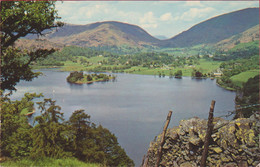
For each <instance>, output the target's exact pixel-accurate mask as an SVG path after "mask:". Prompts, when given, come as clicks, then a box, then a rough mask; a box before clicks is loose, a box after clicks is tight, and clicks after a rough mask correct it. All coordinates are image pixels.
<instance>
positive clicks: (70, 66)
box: [60, 56, 221, 76]
mask: <svg viewBox="0 0 260 167" xmlns="http://www.w3.org/2000/svg"><path fill="white" fill-rule="evenodd" d="M105 59H107V58H105V57H100V56H96V57H91V58H89V59H86V60H87V61H88V62H89V65H87V64H80V63H79V62H72V61H66V62H64V66H61V67H60V70H61V71H91V70H93V69H94V68H97V67H111V68H113V67H122V65H99V64H98V62H99V61H102V60H105ZM220 64H221V62H220V61H210V60H206V59H200V60H199V64H198V65H194V66H188V65H185V66H184V67H176V68H174V67H168V66H167V67H161V68H147V67H142V66H133V67H131V68H129V69H125V70H119V72H126V73H131V74H141V75H158V74H159V73H161V74H165V75H166V76H169V75H170V72H171V73H173V74H174V73H175V72H176V71H178V70H182V74H183V76H191V73H192V71H193V69H194V68H195V69H197V70H200V71H201V72H202V73H211V72H214V71H216V70H217V69H218V68H219V66H220Z"/></svg>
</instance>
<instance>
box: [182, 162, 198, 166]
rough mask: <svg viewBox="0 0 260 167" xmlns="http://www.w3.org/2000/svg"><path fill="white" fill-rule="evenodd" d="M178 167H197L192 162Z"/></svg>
mask: <svg viewBox="0 0 260 167" xmlns="http://www.w3.org/2000/svg"><path fill="white" fill-rule="evenodd" d="M180 167H197V165H196V164H195V163H193V162H184V163H182V164H181V165H180Z"/></svg>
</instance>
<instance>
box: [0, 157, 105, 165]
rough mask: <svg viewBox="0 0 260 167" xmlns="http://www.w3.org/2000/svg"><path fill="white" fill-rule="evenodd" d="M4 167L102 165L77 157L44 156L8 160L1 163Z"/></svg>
mask: <svg viewBox="0 0 260 167" xmlns="http://www.w3.org/2000/svg"><path fill="white" fill-rule="evenodd" d="M0 166H2V167H8V166H10V167H16V166H17V167H18V166H19V167H33V166H45V167H47V166H52V167H56V166H57V167H58V166H66V167H74V166H75V167H101V165H100V164H94V163H85V162H81V161H79V160H77V159H75V158H64V159H53V158H44V159H41V160H35V161H34V160H30V159H21V160H17V161H14V160H7V161H4V162H2V163H0Z"/></svg>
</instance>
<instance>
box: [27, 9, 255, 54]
mask: <svg viewBox="0 0 260 167" xmlns="http://www.w3.org/2000/svg"><path fill="white" fill-rule="evenodd" d="M257 25H259V8H247V9H243V10H239V11H234V12H231V13H227V14H223V15H220V16H216V17H213V18H210V19H208V20H206V21H203V22H201V23H199V24H197V25H195V26H193V27H191V28H190V29H188V30H187V31H184V32H182V33H180V34H179V35H176V36H174V37H172V38H170V39H164V40H160V38H159V39H158V38H156V37H153V36H151V35H150V34H149V33H147V32H146V31H145V30H144V29H142V28H141V27H139V26H137V25H132V24H128V23H122V22H117V21H105V22H96V23H92V24H87V25H73V24H65V26H63V27H61V28H58V29H57V30H56V29H54V30H52V31H48V34H47V35H46V36H45V37H43V38H42V37H41V39H44V40H48V41H51V42H53V43H58V44H62V45H76V46H81V47H93V48H105V49H108V50H109V49H111V48H115V49H119V50H120V48H126V51H127V50H128V49H129V50H131V48H138V49H140V48H154V47H157V48H176V47H178V48H179V47H190V46H196V45H200V44H214V46H217V48H221V47H222V48H221V49H223V48H224V49H229V48H232V47H233V46H234V45H235V44H237V43H238V42H242V43H243V42H246V41H250V39H254V40H259V31H257V30H259V26H258V27H257ZM46 32H47V31H46ZM27 38H30V39H32V38H35V36H28V37H27ZM138 49H137V51H138Z"/></svg>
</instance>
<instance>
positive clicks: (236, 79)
mask: <svg viewBox="0 0 260 167" xmlns="http://www.w3.org/2000/svg"><path fill="white" fill-rule="evenodd" d="M258 74H259V70H249V71H245V72H242V73H240V74H238V75H234V76H232V77H231V78H230V79H231V81H232V82H233V83H234V84H235V85H236V86H238V87H242V86H243V83H246V82H247V80H248V79H249V78H253V77H254V76H256V75H258Z"/></svg>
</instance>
